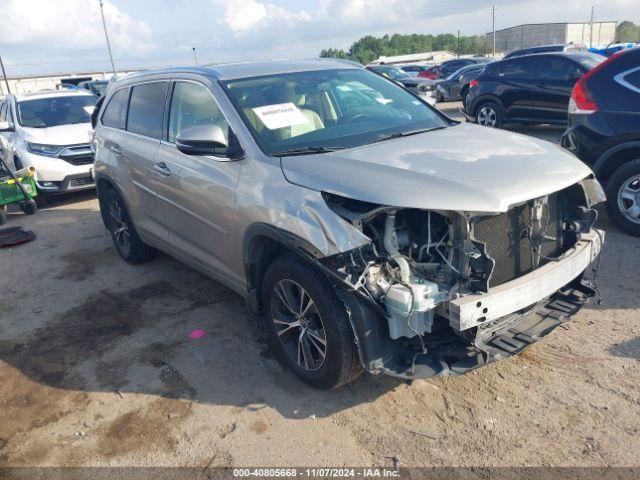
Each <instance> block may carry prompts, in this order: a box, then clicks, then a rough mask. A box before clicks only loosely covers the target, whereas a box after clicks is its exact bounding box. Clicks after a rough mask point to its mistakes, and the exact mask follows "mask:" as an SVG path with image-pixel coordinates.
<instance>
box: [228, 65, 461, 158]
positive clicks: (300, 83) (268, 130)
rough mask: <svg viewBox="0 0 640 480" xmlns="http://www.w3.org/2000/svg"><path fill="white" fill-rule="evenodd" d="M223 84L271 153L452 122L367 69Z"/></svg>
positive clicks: (344, 144) (341, 144) (342, 144)
mask: <svg viewBox="0 0 640 480" xmlns="http://www.w3.org/2000/svg"><path fill="white" fill-rule="evenodd" d="M223 86H224V88H225V89H226V91H227V93H228V95H229V97H230V98H231V100H232V102H233V103H234V105H235V106H236V109H237V110H238V112H239V113H240V115H241V116H242V117H244V121H245V123H246V124H247V126H248V127H249V129H250V130H251V132H252V134H253V136H254V138H255V139H256V141H257V143H258V145H259V146H260V148H261V149H262V150H263V151H264V152H265V153H266V154H267V155H273V156H277V155H278V154H282V153H283V152H287V151H291V150H296V149H309V148H314V149H318V148H322V149H324V148H334V149H335V148H352V147H357V146H361V145H364V144H367V143H371V142H373V141H376V140H379V139H380V138H381V137H384V136H388V135H402V134H410V133H412V132H413V133H415V132H417V131H421V130H430V129H436V128H445V127H446V126H448V125H449V123H448V122H447V120H446V119H444V118H443V117H442V116H441V115H440V114H439V113H437V112H436V111H435V110H433V109H432V108H431V107H429V106H427V105H426V104H425V103H424V102H422V101H421V100H419V99H418V98H416V97H414V96H413V95H411V94H410V93H409V92H407V91H406V90H405V89H403V88H402V87H400V86H398V85H397V84H395V83H394V82H390V81H389V80H386V79H384V78H382V77H380V76H379V75H376V74H374V73H371V72H370V71H368V70H364V69H362V70H361V69H344V70H321V71H310V72H297V73H286V74H279V75H269V76H263V77H254V78H246V79H238V80H229V81H226V82H223Z"/></svg>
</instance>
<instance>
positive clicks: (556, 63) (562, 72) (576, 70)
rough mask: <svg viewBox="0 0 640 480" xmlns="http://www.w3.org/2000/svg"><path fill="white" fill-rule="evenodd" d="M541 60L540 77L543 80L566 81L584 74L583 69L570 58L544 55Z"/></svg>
mask: <svg viewBox="0 0 640 480" xmlns="http://www.w3.org/2000/svg"><path fill="white" fill-rule="evenodd" d="M539 62H540V78H541V79H543V80H554V81H565V80H568V79H570V78H572V77H574V78H575V77H576V76H579V75H581V74H582V69H581V68H580V67H579V66H578V65H577V64H575V63H573V62H572V61H570V60H567V59H564V58H560V57H552V56H548V57H546V56H543V57H540V59H539Z"/></svg>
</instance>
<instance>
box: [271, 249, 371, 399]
mask: <svg viewBox="0 0 640 480" xmlns="http://www.w3.org/2000/svg"><path fill="white" fill-rule="evenodd" d="M262 305H263V306H264V315H265V320H266V322H267V329H268V331H269V337H270V340H271V344H272V346H273V348H274V350H275V352H276V355H277V357H278V359H279V360H280V361H281V362H282V363H283V364H284V365H285V366H287V367H288V368H289V369H290V370H292V371H293V373H294V374H295V375H296V376H297V377H298V378H300V379H301V380H302V381H303V382H305V383H307V384H308V385H310V386H312V387H314V388H318V389H323V390H328V389H334V388H338V387H340V386H342V385H345V384H347V383H349V382H351V381H353V380H355V379H356V378H357V377H358V376H359V375H360V374H361V373H362V370H363V369H362V365H361V363H360V359H359V358H358V352H357V348H356V344H355V341H354V337H353V330H352V329H351V324H350V322H349V318H348V316H347V310H346V308H345V306H344V304H343V303H342V302H341V301H340V299H339V298H338V296H337V295H336V293H335V291H334V288H333V286H332V285H331V284H330V283H329V281H328V280H327V279H326V277H324V275H322V274H321V273H320V272H319V271H318V270H316V269H315V268H314V267H313V266H311V265H310V264H308V263H306V262H304V261H303V260H302V259H301V258H300V257H298V256H297V255H295V254H287V255H284V256H282V257H280V258H278V259H276V260H275V261H274V262H273V263H272V264H271V265H270V266H269V268H268V269H267V272H266V274H265V277H264V281H263V283H262ZM323 342H324V343H323Z"/></svg>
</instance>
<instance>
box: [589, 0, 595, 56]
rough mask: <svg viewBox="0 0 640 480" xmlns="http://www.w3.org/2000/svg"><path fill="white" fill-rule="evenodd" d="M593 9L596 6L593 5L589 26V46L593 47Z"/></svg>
mask: <svg viewBox="0 0 640 480" xmlns="http://www.w3.org/2000/svg"><path fill="white" fill-rule="evenodd" d="M593 10H594V6H593V5H591V26H590V27H589V48H591V47H593Z"/></svg>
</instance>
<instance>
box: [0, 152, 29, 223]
mask: <svg viewBox="0 0 640 480" xmlns="http://www.w3.org/2000/svg"><path fill="white" fill-rule="evenodd" d="M34 176H35V169H34V168H33V167H29V168H25V169H22V170H20V171H19V172H16V173H13V172H11V170H10V169H9V166H8V165H7V164H6V163H5V162H4V160H3V159H2V158H0V225H3V224H5V223H7V210H8V207H9V205H11V204H13V203H17V204H18V205H20V209H21V210H22V211H23V212H24V213H25V214H27V215H33V214H34V213H36V210H37V207H36V202H35V201H34V200H33V197H35V196H37V195H38V191H37V190H36V182H35V180H34Z"/></svg>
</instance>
